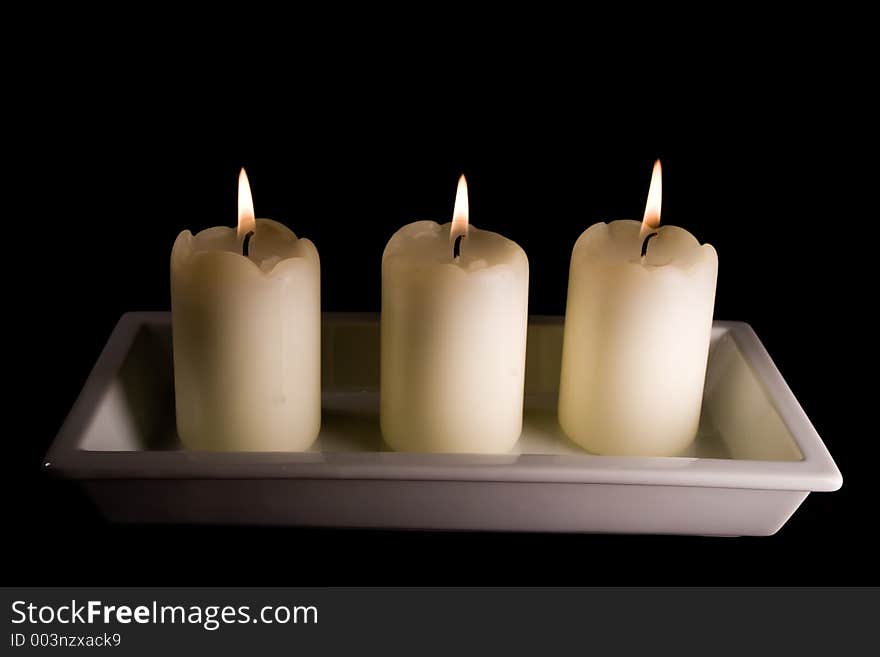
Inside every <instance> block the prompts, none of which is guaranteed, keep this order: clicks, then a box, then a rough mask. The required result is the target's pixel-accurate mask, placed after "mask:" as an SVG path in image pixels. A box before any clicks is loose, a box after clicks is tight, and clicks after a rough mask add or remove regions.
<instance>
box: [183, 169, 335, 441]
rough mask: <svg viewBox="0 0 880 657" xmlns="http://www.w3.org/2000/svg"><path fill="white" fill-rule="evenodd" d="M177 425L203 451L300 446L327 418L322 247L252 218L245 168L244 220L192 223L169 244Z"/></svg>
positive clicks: (240, 205)
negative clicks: (200, 226) (196, 229)
mask: <svg viewBox="0 0 880 657" xmlns="http://www.w3.org/2000/svg"><path fill="white" fill-rule="evenodd" d="M171 310H172V330H173V341H174V387H175V395H176V406H177V431H178V434H179V435H180V439H181V441H182V443H183V445H184V446H185V447H188V448H190V449H198V450H242V451H287V450H291V451H298V450H305V449H307V448H308V447H309V446H310V445H311V444H312V443H313V442H314V440H315V438H316V437H317V435H318V430H319V428H320V424H321V343H320V341H321V312H320V264H319V260H318V251H317V250H316V249H315V246H314V244H312V242H311V241H309V240H307V239H299V238H297V236H296V235H294V234H293V232H292V231H291V230H290V229H288V228H286V227H285V226H283V225H282V224H279V223H277V222H275V221H272V220H270V219H255V218H254V206H253V200H252V198H251V190H250V185H249V184H248V179H247V175H246V174H245V172H244V169H242V171H241V175H240V176H239V187H238V228H237V229H235V228H228V227H225V226H215V227H213V228H208V229H206V230H203V231H202V232H200V233H198V234H197V235H195V236H193V234H192V233H190V231H188V230H185V231H183V232H182V233H180V235H179V236H178V237H177V241H175V243H174V248H173V249H172V251H171Z"/></svg>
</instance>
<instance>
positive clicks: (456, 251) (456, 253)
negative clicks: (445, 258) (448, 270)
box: [452, 235, 464, 260]
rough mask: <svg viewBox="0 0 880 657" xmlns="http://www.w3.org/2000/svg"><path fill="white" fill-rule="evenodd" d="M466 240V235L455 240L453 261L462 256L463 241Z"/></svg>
mask: <svg viewBox="0 0 880 657" xmlns="http://www.w3.org/2000/svg"><path fill="white" fill-rule="evenodd" d="M463 239H464V235H459V236H458V237H456V238H455V241H454V242H453V243H452V259H453V260H455V259H456V258H458V256H460V255H461V240H463Z"/></svg>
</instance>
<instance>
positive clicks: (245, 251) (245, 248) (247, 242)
mask: <svg viewBox="0 0 880 657" xmlns="http://www.w3.org/2000/svg"><path fill="white" fill-rule="evenodd" d="M253 236H254V231H252V230H249V231H248V232H247V233H245V235H244V241H243V242H242V243H241V254H242V255H243V256H244V257H245V258H247V257H248V256H250V251H251V238H252V237H253Z"/></svg>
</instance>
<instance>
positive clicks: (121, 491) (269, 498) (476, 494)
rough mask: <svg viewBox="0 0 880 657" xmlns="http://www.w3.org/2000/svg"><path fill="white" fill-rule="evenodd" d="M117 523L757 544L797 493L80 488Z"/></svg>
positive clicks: (145, 483)
mask: <svg viewBox="0 0 880 657" xmlns="http://www.w3.org/2000/svg"><path fill="white" fill-rule="evenodd" d="M84 484H85V486H86V488H87V489H88V491H89V493H90V494H91V495H92V496H93V498H94V500H95V501H96V503H97V504H98V507H99V508H100V510H101V511H102V513H103V514H104V515H105V516H106V517H108V518H109V519H110V520H113V521H118V522H158V523H194V524H251V525H297V526H315V527H366V528H384V529H441V530H481V531H485V530H494V531H543V532H602V533H604V532H608V533H642V534H699V535H718V536H741V535H752V536H767V535H771V534H774V533H776V532H777V531H778V530H779V528H780V527H782V525H783V524H784V523H785V522H786V521H787V520H788V518H789V517H791V515H792V514H793V513H794V511H795V510H796V509H797V508H798V506H800V504H801V502H803V500H804V499H805V498H806V496H807V494H808V492H807V491H786V490H758V489H739V488H701V487H694V486H641V485H617V484H571V483H517V482H462V481H455V482H449V481H409V480H401V481H387V480H386V481H383V480H337V481H326V480H323V481H322V480H318V479H302V480H283V479H260V480H190V479H178V480H94V481H87V482H84Z"/></svg>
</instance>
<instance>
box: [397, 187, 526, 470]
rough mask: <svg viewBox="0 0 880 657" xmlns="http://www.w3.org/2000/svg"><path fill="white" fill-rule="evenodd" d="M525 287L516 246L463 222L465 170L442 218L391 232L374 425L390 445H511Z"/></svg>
mask: <svg viewBox="0 0 880 657" xmlns="http://www.w3.org/2000/svg"><path fill="white" fill-rule="evenodd" d="M457 240H458V242H459V244H458V246H459V247H460V248H459V249H456V241H457ZM456 252H458V255H456ZM528 287H529V263H528V259H527V258H526V254H525V252H524V251H523V250H522V249H521V248H520V247H519V246H518V245H517V244H516V243H515V242H512V241H511V240H509V239H507V238H505V237H502V236H501V235H499V234H497V233H493V232H489V231H486V230H478V229H477V228H475V227H474V226H469V225H468V210H467V186H466V184H465V180H464V176H462V177H461V179H460V180H459V186H458V192H457V194H456V202H455V211H454V213H453V221H452V222H451V223H447V224H443V225H439V224H437V223H435V222H433V221H417V222H415V223H411V224H409V225H407V226H404V227H403V228H401V229H400V230H398V231H397V232H396V233H395V234H394V235H393V236H392V237H391V239H390V240H389V242H388V245H387V246H386V247H385V253H384V254H383V256H382V320H381V328H382V366H381V423H382V434H383V436H384V437H385V441H386V442H387V443H388V444H389V445H390V446H391V447H393V448H394V449H397V450H406V451H421V452H472V453H481V452H482V453H487V452H488V453H491V452H496V453H497V452H505V451H508V450H510V448H511V447H512V446H513V445H514V444H515V443H516V441H517V439H518V438H519V435H520V432H521V431H522V407H523V383H524V375H525V353H526V324H527V316H528Z"/></svg>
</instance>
